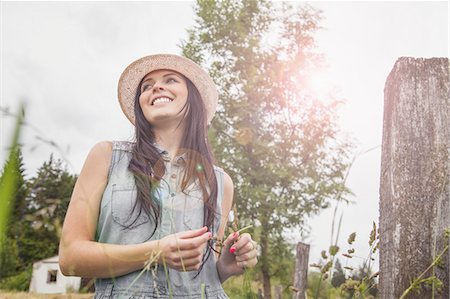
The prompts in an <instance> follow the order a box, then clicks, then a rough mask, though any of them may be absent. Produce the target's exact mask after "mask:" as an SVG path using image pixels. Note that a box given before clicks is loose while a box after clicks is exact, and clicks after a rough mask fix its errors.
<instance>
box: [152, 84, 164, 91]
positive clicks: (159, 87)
mask: <svg viewBox="0 0 450 299" xmlns="http://www.w3.org/2000/svg"><path fill="white" fill-rule="evenodd" d="M152 90H153V93H155V92H158V91H162V90H164V87H163V85H162V84H161V82H155V84H154V85H153V88H152Z"/></svg>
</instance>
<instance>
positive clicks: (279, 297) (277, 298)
mask: <svg viewBox="0 0 450 299" xmlns="http://www.w3.org/2000/svg"><path fill="white" fill-rule="evenodd" d="M282 292H283V287H282V286H281V285H279V284H278V285H276V286H275V299H283V295H282Z"/></svg>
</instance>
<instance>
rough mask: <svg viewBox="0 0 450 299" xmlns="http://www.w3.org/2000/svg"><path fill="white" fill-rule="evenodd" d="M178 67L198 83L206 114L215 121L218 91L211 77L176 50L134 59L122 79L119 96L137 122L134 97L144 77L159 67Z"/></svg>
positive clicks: (173, 69)
mask: <svg viewBox="0 0 450 299" xmlns="http://www.w3.org/2000/svg"><path fill="white" fill-rule="evenodd" d="M162 69H168V70H172V71H176V72H178V73H180V74H182V75H184V76H185V77H186V78H188V79H189V80H191V82H192V83H193V84H194V85H195V87H197V89H198V91H199V93H200V96H201V97H202V100H203V102H204V103H205V107H206V118H207V121H208V123H210V122H211V120H212V118H213V117H214V113H215V112H216V107H217V98H218V93H217V89H216V85H215V84H214V82H213V80H212V79H211V77H210V76H209V75H208V73H207V72H205V71H204V70H203V69H202V68H201V67H200V66H199V65H198V64H196V63H195V62H193V61H192V60H190V59H187V58H185V57H182V56H178V55H172V54H156V55H150V56H145V57H142V58H140V59H138V60H136V61H134V62H133V63H131V64H130V65H129V66H128V67H127V68H126V69H125V70H124V71H123V73H122V75H121V76H120V79H119V86H118V96H119V103H120V107H122V110H123V112H124V113H125V115H126V117H127V118H128V119H129V120H130V121H131V123H132V124H133V125H134V121H135V116H134V99H135V96H136V92H137V88H138V86H139V83H141V80H142V79H143V78H144V77H145V75H147V74H148V73H150V72H152V71H155V70H162Z"/></svg>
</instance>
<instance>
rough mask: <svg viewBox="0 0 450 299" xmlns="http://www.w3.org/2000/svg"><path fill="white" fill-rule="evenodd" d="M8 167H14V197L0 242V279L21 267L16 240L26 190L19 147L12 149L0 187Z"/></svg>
mask: <svg viewBox="0 0 450 299" xmlns="http://www.w3.org/2000/svg"><path fill="white" fill-rule="evenodd" d="M10 165H14V166H13V168H14V169H13V170H12V171H13V176H14V181H15V184H14V190H13V192H12V194H14V197H13V199H12V201H11V204H12V207H11V213H10V216H9V219H8V220H7V223H6V234H5V236H4V240H3V241H2V242H0V244H1V246H3V248H2V250H1V251H0V269H1V271H0V279H2V278H4V277H7V276H11V275H13V274H15V273H17V272H18V271H19V270H20V266H21V261H20V258H19V249H18V247H17V239H18V237H19V234H20V223H22V220H23V211H24V210H25V205H26V201H25V200H26V196H27V193H28V188H27V186H26V181H25V178H24V172H25V170H24V167H23V157H22V152H21V150H20V147H19V146H17V148H15V149H13V152H12V153H11V155H10V157H9V159H8V160H7V161H6V163H5V165H4V167H3V170H2V174H1V176H0V186H2V185H3V184H4V183H5V182H4V174H5V171H6V169H8V168H10Z"/></svg>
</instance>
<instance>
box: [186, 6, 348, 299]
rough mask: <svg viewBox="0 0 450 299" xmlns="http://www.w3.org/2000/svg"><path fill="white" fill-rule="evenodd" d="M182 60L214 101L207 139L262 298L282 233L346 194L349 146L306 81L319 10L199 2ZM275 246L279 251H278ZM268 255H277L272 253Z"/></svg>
mask: <svg viewBox="0 0 450 299" xmlns="http://www.w3.org/2000/svg"><path fill="white" fill-rule="evenodd" d="M195 12H196V15H197V20H196V25H194V27H193V28H191V29H190V30H189V31H188V34H189V37H188V39H187V41H186V42H185V43H183V44H182V51H183V55H184V56H186V57H188V58H191V59H192V60H194V61H196V62H197V63H199V64H201V65H203V66H204V67H205V68H207V69H208V70H209V72H210V74H211V76H212V77H213V79H214V81H215V82H216V84H217V85H218V88H219V94H220V100H219V107H218V111H217V114H216V117H215V119H214V120H213V122H212V125H211V127H210V131H209V138H210V141H211V143H212V144H213V150H214V153H215V156H216V158H217V160H218V162H219V163H220V165H222V166H223V167H224V168H225V170H226V171H227V172H228V173H229V174H230V175H231V177H232V178H233V179H234V183H235V204H236V206H237V211H238V214H239V216H240V224H241V225H248V224H250V223H251V224H255V225H256V226H257V228H256V229H254V231H253V233H254V234H256V235H257V236H256V238H257V239H258V240H259V244H260V248H261V256H260V259H259V263H258V265H259V267H260V269H261V272H262V280H263V284H264V296H265V298H270V290H271V284H270V278H271V276H273V275H274V273H278V272H279V271H282V269H281V267H282V265H283V263H281V261H282V260H283V258H285V257H286V255H285V254H284V253H285V252H286V251H283V250H279V248H283V247H284V248H287V241H286V239H285V238H284V233H285V232H286V230H289V229H299V228H300V230H301V228H302V226H303V225H304V224H305V223H304V220H305V216H307V215H309V214H311V213H316V212H318V211H319V210H320V209H322V208H325V207H327V206H328V204H329V202H330V200H331V199H332V198H336V197H339V196H338V195H339V194H343V193H344V194H345V192H346V191H347V189H346V188H345V186H344V184H343V175H344V172H345V170H346V168H347V166H348V155H349V149H350V146H349V144H348V143H347V142H346V141H340V140H339V139H338V138H339V134H338V133H339V132H338V129H337V127H336V108H337V106H338V104H339V103H340V101H338V100H337V99H334V98H333V97H327V99H326V100H322V99H320V98H318V96H317V95H316V94H315V93H314V92H313V90H312V89H311V88H309V87H308V86H307V79H308V75H309V74H310V73H311V72H312V71H314V70H316V69H317V68H318V67H320V66H321V59H322V56H321V55H320V54H318V53H317V52H316V51H315V45H314V34H315V33H316V31H317V30H318V29H319V21H320V12H319V11H317V10H315V9H314V8H312V7H310V6H301V7H294V6H291V5H289V4H282V5H277V4H272V3H271V2H269V1H253V0H250V1H239V0H225V1H213V0H199V1H197V2H196V5H195ZM277 248H278V250H277ZM275 251H277V252H279V253H281V254H274V253H275Z"/></svg>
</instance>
